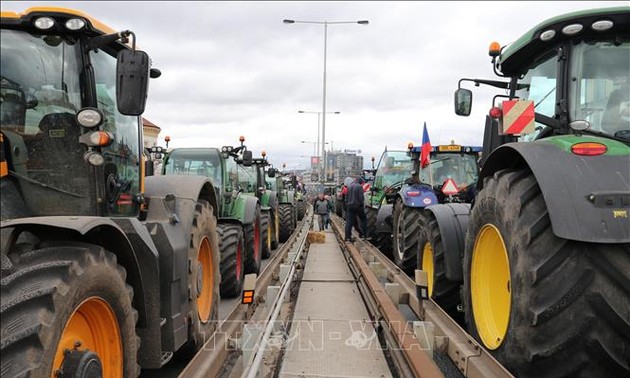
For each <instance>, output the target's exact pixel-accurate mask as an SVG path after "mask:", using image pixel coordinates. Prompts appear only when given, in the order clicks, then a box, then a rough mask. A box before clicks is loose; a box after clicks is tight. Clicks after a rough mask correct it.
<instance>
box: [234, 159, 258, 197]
mask: <svg viewBox="0 0 630 378" xmlns="http://www.w3.org/2000/svg"><path fill="white" fill-rule="evenodd" d="M238 181H239V184H240V185H241V188H243V189H244V190H245V191H246V192H248V193H253V192H255V191H256V186H257V180H256V166H255V165H252V166H249V167H246V166H244V165H239V166H238Z"/></svg>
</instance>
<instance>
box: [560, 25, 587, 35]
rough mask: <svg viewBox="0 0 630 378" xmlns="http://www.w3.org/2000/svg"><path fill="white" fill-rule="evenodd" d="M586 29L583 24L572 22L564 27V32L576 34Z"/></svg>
mask: <svg viewBox="0 0 630 378" xmlns="http://www.w3.org/2000/svg"><path fill="white" fill-rule="evenodd" d="M582 29H584V26H582V24H570V25H567V26H565V27H563V28H562V34H565V35H575V34H577V33H579V32H581V31H582Z"/></svg>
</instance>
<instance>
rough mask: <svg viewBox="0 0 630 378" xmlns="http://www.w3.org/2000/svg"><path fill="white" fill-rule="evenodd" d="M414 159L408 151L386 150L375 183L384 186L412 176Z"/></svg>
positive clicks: (380, 186) (379, 164)
mask: <svg viewBox="0 0 630 378" xmlns="http://www.w3.org/2000/svg"><path fill="white" fill-rule="evenodd" d="M412 170H413V161H412V160H411V157H410V156H409V153H408V152H407V151H385V152H384V153H383V155H382V156H381V160H380V161H379V163H378V168H377V170H376V176H375V177H374V185H375V186H377V187H379V188H383V187H386V186H387V187H389V186H392V185H393V184H395V183H398V182H401V181H404V180H405V179H406V178H408V177H411V171H412Z"/></svg>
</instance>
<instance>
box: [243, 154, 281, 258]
mask: <svg viewBox="0 0 630 378" xmlns="http://www.w3.org/2000/svg"><path fill="white" fill-rule="evenodd" d="M261 155H262V157H261V158H254V159H253V160H252V165H251V166H244V165H239V180H240V181H241V186H242V187H243V188H246V189H245V193H244V194H246V195H253V196H256V197H257V198H258V200H259V201H260V206H261V207H260V209H261V221H260V227H261V229H262V241H263V249H262V258H264V259H266V258H269V257H270V256H271V251H272V250H274V249H276V248H278V239H279V231H278V225H279V217H278V198H277V195H276V192H275V191H274V190H271V187H270V185H269V184H268V183H267V181H266V177H265V176H266V175H267V171H266V170H265V167H267V166H269V165H270V163H269V162H268V161H267V159H265V157H266V156H267V154H266V152H265V151H263V152H262V154H261ZM269 174H270V175H273V174H274V172H273V171H271V172H269Z"/></svg>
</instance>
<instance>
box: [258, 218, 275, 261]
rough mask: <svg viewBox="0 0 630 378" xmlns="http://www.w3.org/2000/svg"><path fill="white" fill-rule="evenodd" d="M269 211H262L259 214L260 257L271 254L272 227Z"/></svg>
mask: <svg viewBox="0 0 630 378" xmlns="http://www.w3.org/2000/svg"><path fill="white" fill-rule="evenodd" d="M269 214H270V212H269V211H263V212H262V213H261V214H260V230H261V232H262V234H261V238H262V258H263V259H268V258H269V256H271V235H272V231H273V230H272V228H271V223H270V222H269Z"/></svg>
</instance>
